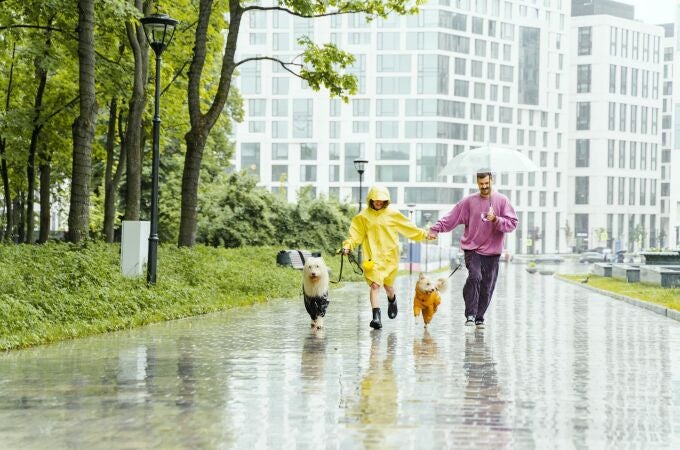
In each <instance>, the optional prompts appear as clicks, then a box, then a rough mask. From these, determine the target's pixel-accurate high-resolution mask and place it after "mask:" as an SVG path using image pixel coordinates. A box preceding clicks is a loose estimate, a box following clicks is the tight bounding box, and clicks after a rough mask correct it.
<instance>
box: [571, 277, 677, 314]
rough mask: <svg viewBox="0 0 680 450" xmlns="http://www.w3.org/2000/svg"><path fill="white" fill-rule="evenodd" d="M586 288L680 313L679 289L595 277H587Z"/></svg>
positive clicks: (574, 279) (572, 278) (577, 278)
mask: <svg viewBox="0 0 680 450" xmlns="http://www.w3.org/2000/svg"><path fill="white" fill-rule="evenodd" d="M558 277H561V278H565V279H568V280H572V281H580V280H582V279H583V275H558ZM588 286H592V287H595V288H598V289H603V290H605V291H609V292H613V293H615V294H621V295H625V296H627V297H632V298H635V299H638V300H642V301H645V302H650V303H656V304H657V305H662V306H665V307H666V308H670V309H675V310H676V311H680V288H664V287H661V286H655V285H650V284H645V283H628V282H625V281H622V280H616V279H613V278H610V277H600V276H597V275H589V276H588Z"/></svg>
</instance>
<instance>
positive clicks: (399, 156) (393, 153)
mask: <svg viewBox="0 0 680 450" xmlns="http://www.w3.org/2000/svg"><path fill="white" fill-rule="evenodd" d="M377 159H379V160H407V161H408V160H409V159H410V151H409V144H404V143H380V144H378V145H377Z"/></svg>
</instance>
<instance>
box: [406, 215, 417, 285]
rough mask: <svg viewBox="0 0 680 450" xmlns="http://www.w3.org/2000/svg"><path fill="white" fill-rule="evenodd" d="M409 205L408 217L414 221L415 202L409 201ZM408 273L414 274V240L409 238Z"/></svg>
mask: <svg viewBox="0 0 680 450" xmlns="http://www.w3.org/2000/svg"><path fill="white" fill-rule="evenodd" d="M406 206H407V207H408V218H409V220H410V221H411V222H413V213H414V210H415V207H416V205H415V203H409V204H408V205H406ZM408 274H409V276H411V275H413V240H412V239H409V240H408Z"/></svg>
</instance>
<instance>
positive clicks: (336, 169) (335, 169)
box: [328, 164, 340, 183]
mask: <svg viewBox="0 0 680 450" xmlns="http://www.w3.org/2000/svg"><path fill="white" fill-rule="evenodd" d="M328 181H329V182H331V183H337V182H338V181H340V166H338V165H336V164H333V165H330V166H328Z"/></svg>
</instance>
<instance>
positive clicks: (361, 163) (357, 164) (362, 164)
mask: <svg viewBox="0 0 680 450" xmlns="http://www.w3.org/2000/svg"><path fill="white" fill-rule="evenodd" d="M366 164H368V160H365V159H355V160H354V168H355V169H357V172H359V174H360V175H361V174H363V173H364V170H366Z"/></svg>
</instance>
